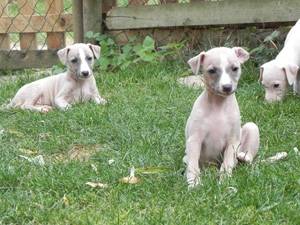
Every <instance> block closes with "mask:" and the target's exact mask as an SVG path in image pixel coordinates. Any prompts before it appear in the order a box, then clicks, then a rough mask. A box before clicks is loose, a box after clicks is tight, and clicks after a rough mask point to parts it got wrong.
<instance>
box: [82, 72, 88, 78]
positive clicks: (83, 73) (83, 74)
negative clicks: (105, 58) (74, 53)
mask: <svg viewBox="0 0 300 225" xmlns="http://www.w3.org/2000/svg"><path fill="white" fill-rule="evenodd" d="M81 75H82V76H84V77H87V76H88V75H90V73H89V71H82V72H81Z"/></svg>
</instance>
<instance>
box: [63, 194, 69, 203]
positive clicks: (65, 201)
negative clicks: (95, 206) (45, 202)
mask: <svg viewBox="0 0 300 225" xmlns="http://www.w3.org/2000/svg"><path fill="white" fill-rule="evenodd" d="M63 203H64V206H69V205H70V202H69V199H68V198H67V196H66V195H65V194H64V196H63Z"/></svg>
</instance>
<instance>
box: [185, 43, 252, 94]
mask: <svg viewBox="0 0 300 225" xmlns="http://www.w3.org/2000/svg"><path fill="white" fill-rule="evenodd" d="M248 59H249V53H248V52H247V51H246V50H244V49H243V48H240V47H234V48H224V47H221V48H213V49H211V50H209V51H207V52H201V53H200V54H199V55H197V56H195V57H194V58H192V59H190V60H189V61H188V64H189V65H190V67H191V68H192V70H193V72H194V73H195V74H198V72H199V70H200V69H201V70H202V72H203V76H204V82H205V84H206V87H207V89H208V90H210V91H212V92H213V93H214V94H217V95H221V96H224V97H225V96H228V95H231V94H232V93H234V92H235V91H236V89H237V84H238V81H239V78H240V76H241V64H243V63H244V62H246V61H247V60H248Z"/></svg>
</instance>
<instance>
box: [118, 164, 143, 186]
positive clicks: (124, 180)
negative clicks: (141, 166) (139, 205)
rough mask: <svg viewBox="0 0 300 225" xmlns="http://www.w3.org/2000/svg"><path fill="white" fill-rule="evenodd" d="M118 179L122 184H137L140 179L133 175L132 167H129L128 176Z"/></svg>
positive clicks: (133, 169)
mask: <svg viewBox="0 0 300 225" xmlns="http://www.w3.org/2000/svg"><path fill="white" fill-rule="evenodd" d="M119 181H120V182H121V183H124V184H137V183H139V182H140V181H141V179H140V178H138V177H136V176H135V168H134V167H132V168H131V169H130V174H129V176H128V177H123V178H121V179H120V180H119Z"/></svg>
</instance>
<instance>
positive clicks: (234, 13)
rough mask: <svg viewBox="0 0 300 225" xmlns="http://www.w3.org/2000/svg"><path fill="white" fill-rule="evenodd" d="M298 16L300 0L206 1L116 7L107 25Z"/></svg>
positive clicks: (203, 23) (264, 20) (200, 23)
mask: <svg viewBox="0 0 300 225" xmlns="http://www.w3.org/2000/svg"><path fill="white" fill-rule="evenodd" d="M299 18H300V1H299V0H285V1H282V0H264V1H262V0H230V1H214V2H210V1H208V2H207V1H205V2H193V3H189V4H166V5H159V6H129V7H124V8H113V9H112V10H111V11H109V13H108V15H107V18H106V26H107V28H108V29H109V30H120V29H140V28H156V27H185V26H219V25H227V24H258V23H273V22H276V23H277V22H294V21H297V20H298V19H299Z"/></svg>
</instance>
